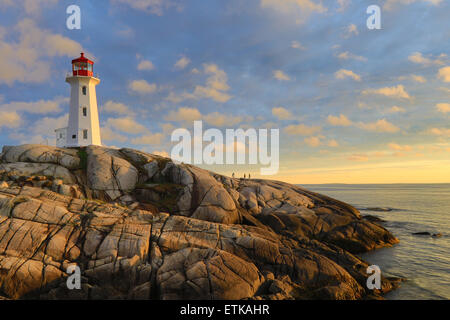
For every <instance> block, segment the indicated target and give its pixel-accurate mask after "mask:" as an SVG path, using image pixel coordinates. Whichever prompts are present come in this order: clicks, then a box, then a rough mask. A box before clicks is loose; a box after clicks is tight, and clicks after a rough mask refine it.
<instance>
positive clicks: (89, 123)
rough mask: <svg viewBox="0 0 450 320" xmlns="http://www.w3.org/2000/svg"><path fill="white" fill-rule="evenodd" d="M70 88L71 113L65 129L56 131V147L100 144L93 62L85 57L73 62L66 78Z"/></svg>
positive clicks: (96, 82) (96, 80) (97, 82)
mask: <svg viewBox="0 0 450 320" xmlns="http://www.w3.org/2000/svg"><path fill="white" fill-rule="evenodd" d="M66 82H67V83H69V84H70V109H69V123H68V126H67V128H61V129H56V130H55V131H56V146H57V147H82V146H88V145H98V146H100V145H101V144H102V142H101V139H100V125H99V120H98V108H97V94H96V92H95V87H96V86H97V85H98V84H99V83H100V79H99V78H98V77H95V76H94V62H93V61H91V60H89V59H87V58H86V57H85V56H84V53H81V56H80V57H79V58H77V59H74V60H72V72H71V73H70V74H68V75H67V77H66Z"/></svg>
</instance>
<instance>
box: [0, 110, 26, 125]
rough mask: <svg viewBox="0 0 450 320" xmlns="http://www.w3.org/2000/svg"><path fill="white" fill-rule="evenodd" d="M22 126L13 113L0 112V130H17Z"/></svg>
mask: <svg viewBox="0 0 450 320" xmlns="http://www.w3.org/2000/svg"><path fill="white" fill-rule="evenodd" d="M21 124H22V119H21V118H20V116H19V115H18V114H17V112H15V111H3V110H0V129H1V128H3V127H5V128H17V127H19V126H20V125H21Z"/></svg>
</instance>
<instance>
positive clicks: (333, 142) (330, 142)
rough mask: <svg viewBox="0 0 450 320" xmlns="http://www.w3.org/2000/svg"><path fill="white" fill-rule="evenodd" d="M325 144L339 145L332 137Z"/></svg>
mask: <svg viewBox="0 0 450 320" xmlns="http://www.w3.org/2000/svg"><path fill="white" fill-rule="evenodd" d="M327 145H328V146H329V147H331V148H336V147H339V142H337V141H336V140H334V139H331V140H328V142H327Z"/></svg>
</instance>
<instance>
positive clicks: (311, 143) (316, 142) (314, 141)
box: [303, 137, 322, 148]
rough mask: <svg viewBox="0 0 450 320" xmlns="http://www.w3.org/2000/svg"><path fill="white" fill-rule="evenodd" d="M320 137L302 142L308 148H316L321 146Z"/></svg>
mask: <svg viewBox="0 0 450 320" xmlns="http://www.w3.org/2000/svg"><path fill="white" fill-rule="evenodd" d="M320 138H321V137H308V138H305V139H304V140H303V142H305V143H306V144H307V145H309V146H310V147H314V148H315V147H318V146H321V145H322V141H321V140H320Z"/></svg>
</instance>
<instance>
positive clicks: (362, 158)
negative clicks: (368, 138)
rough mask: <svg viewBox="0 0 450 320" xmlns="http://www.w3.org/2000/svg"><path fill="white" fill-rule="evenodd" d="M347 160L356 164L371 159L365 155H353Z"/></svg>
mask: <svg viewBox="0 0 450 320" xmlns="http://www.w3.org/2000/svg"><path fill="white" fill-rule="evenodd" d="M347 160H350V161H356V162H365V161H369V157H368V156H367V155H365V154H352V155H351V156H349V157H348V158H347Z"/></svg>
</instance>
